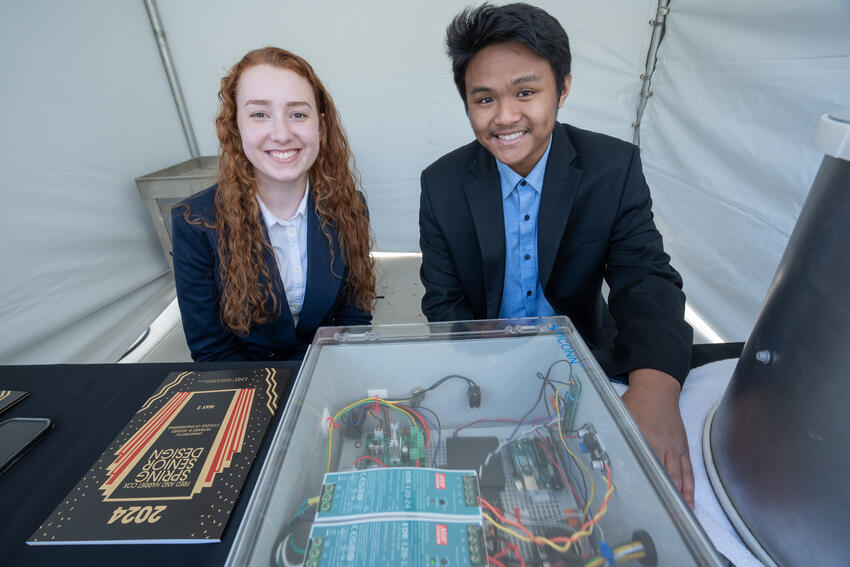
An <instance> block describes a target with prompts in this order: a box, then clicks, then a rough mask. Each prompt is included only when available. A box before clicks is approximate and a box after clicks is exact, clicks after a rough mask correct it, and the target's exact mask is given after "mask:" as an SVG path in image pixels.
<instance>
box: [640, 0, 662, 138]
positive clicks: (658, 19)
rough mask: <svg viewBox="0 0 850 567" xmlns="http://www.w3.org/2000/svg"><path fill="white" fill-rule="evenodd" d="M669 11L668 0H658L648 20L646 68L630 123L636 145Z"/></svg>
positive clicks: (650, 91)
mask: <svg viewBox="0 0 850 567" xmlns="http://www.w3.org/2000/svg"><path fill="white" fill-rule="evenodd" d="M669 12H670V0H658V10H657V11H656V12H655V19H654V20H649V25H651V26H652V39H650V41H649V51H648V52H647V54H646V70H645V71H644V72H643V74H642V75H641V76H640V78H641V79H643V85H641V88H640V103H639V104H638V110H637V118H636V119H635V121H634V122H633V123H632V128H634V130H635V134H634V138H633V139H632V143H633V144H635V145H636V146H639V145H640V121H641V119H642V118H643V111H644V110H645V109H646V101H647V100H649V97H651V96H652V90H650V86H651V85H652V74H653V73H654V72H655V60H656V57H657V53H658V46H659V45H661V39H662V37H664V25H665V22H666V21H667V14H668V13H669Z"/></svg>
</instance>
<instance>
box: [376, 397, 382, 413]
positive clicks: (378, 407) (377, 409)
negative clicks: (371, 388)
mask: <svg viewBox="0 0 850 567" xmlns="http://www.w3.org/2000/svg"><path fill="white" fill-rule="evenodd" d="M380 410H381V406H380V405H378V394H375V411H380Z"/></svg>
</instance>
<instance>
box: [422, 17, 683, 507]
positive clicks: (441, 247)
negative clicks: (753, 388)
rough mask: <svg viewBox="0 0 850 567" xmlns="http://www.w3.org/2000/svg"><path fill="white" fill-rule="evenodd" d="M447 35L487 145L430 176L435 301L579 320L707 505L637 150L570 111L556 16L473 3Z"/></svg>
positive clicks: (426, 180)
mask: <svg viewBox="0 0 850 567" xmlns="http://www.w3.org/2000/svg"><path fill="white" fill-rule="evenodd" d="M447 46H448V53H449V56H450V57H451V59H452V68H453V71H454V79H455V83H456V85H457V88H458V91H459V92H460V95H461V98H462V99H463V102H464V106H465V107H466V110H467V115H468V116H469V122H470V124H471V125H472V130H473V131H474V133H475V138H476V141H474V142H472V143H470V144H468V145H466V146H463V147H461V148H459V149H457V150H455V151H453V152H451V153H449V154H447V155H445V156H443V157H442V158H440V159H439V160H437V161H436V162H434V163H433V164H432V165H431V166H429V167H428V168H427V169H426V170H425V171H423V172H422V180H421V181H422V197H421V208H420V211H419V225H420V245H421V249H422V271H421V277H422V282H423V284H424V285H425V296H424V298H423V300H422V310H423V312H424V313H425V315H426V316H427V317H428V319H429V320H430V321H451V320H463V319H484V318H496V317H533V316H547V315H554V314H562V315H567V316H569V317H570V319H571V320H572V321H573V323H574V324H575V325H576V327H577V328H578V330H579V332H580V333H581V335H582V337H583V338H584V339H585V341H586V342H587V343H588V345H589V346H590V348H591V349H592V350H593V352H594V354H595V355H596V357H597V359H598V360H599V363H600V365H601V366H602V368H603V369H604V370H605V371H606V372H607V373H608V375H609V376H618V375H626V374H627V375H628V378H629V389H628V391H626V393H625V394H624V395H623V401H624V403H625V404H626V407H628V408H629V410H630V411H631V413H632V416H633V417H634V418H635V421H636V422H637V423H638V425H639V426H640V428H641V430H642V431H643V433H644V435H645V436H646V438H647V439H648V441H649V443H650V444H651V445H652V447H653V449H654V450H655V452H656V453H657V454H658V457H659V459H660V460H661V462H662V463H663V464H664V466H665V467H666V469H667V471H668V473H669V474H670V476H671V478H672V479H673V481H674V482H675V483H676V485H677V486H678V487H679V488H680V490H681V491H682V494H683V496H684V497H685V499H686V500H687V501H688V502H689V503H690V504H691V505H693V494H694V484H693V470H692V468H691V462H690V458H689V455H688V443H687V438H686V436H685V429H684V425H683V424H682V418H681V415H680V413H679V404H678V400H679V393H680V391H681V383H682V381H683V380H684V378H685V376H686V375H687V373H688V370H689V367H690V356H691V342H692V339H693V333H692V330H691V328H690V326H688V324H687V323H685V321H684V303H685V297H684V294H683V293H682V289H681V288H682V280H681V278H680V276H679V274H678V273H677V272H676V271H675V270H674V269H673V268H672V267H671V266H670V263H669V260H670V258H669V256H667V254H665V253H664V250H663V246H662V242H661V235H660V234H659V233H658V231H657V230H656V228H655V225H654V224H653V221H652V209H651V206H652V203H651V201H650V196H649V189H648V187H647V185H646V182H645V180H644V177H643V172H642V170H641V163H640V157H639V155H638V150H637V148H636V147H634V146H632V145H631V144H628V143H626V142H622V141H620V140H617V139H614V138H611V137H609V136H605V135H602V134H596V133H593V132H588V131H585V130H580V129H578V128H574V127H572V126H570V125H568V124H559V123H557V122H556V117H557V113H558V109H559V108H561V106H562V105H563V104H564V101H565V100H566V98H567V95H568V94H569V92H570V83H571V80H572V77H571V75H570V48H569V41H568V39H567V34H566V32H565V31H564V29H563V28H562V27H561V25H560V24H559V23H558V21H557V20H556V19H555V18H553V17H552V16H550V15H549V14H547V13H546V12H545V11H543V10H541V9H539V8H536V7H533V6H530V5H527V4H510V5H506V6H499V7H495V6H492V5H489V4H484V5H482V6H481V7H479V8H476V9H467V10H464V11H463V12H461V13H460V14H459V15H458V16H457V17H456V18H455V19H454V20H453V21H452V23H451V25H450V26H449V28H448V36H447ZM603 278H604V279H605V281H606V282H607V283H608V286H609V288H610V294H609V296H608V304H607V306H606V304H605V301H604V299H603V298H602V293H601V287H602V280H603Z"/></svg>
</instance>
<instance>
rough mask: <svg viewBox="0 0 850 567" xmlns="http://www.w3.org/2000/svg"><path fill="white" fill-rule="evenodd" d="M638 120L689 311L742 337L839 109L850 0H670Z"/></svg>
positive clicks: (849, 84)
mask: <svg viewBox="0 0 850 567" xmlns="http://www.w3.org/2000/svg"><path fill="white" fill-rule="evenodd" d="M670 8H671V10H670V14H669V15H668V16H667V30H666V35H665V36H664V39H663V41H662V43H661V47H660V49H659V52H658V62H657V66H656V70H655V73H654V75H653V80H652V91H653V93H654V94H653V96H652V97H651V98H650V99H649V103H648V105H647V108H646V112H645V114H644V117H643V120H642V125H641V155H642V157H643V163H644V171H645V173H646V177H647V180H648V181H649V184H650V187H651V188H652V191H653V198H654V210H655V214H656V218H657V219H659V221H660V224H661V226H662V229H663V233H664V237H665V245H666V248H667V250H668V252H669V253H670V254H671V256H672V257H673V261H674V264H675V266H676V268H677V269H678V270H679V271H680V272H681V273H682V276H683V278H684V280H685V286H686V287H685V291H686V293H687V295H688V300H689V303H690V304H691V306H692V307H693V308H694V310H695V311H697V312H698V313H700V314H702V315H703V316H704V317H705V318H706V319H707V320H709V322H710V324H711V325H712V327H714V329H715V330H716V331H717V332H718V333H719V334H720V336H721V337H723V338H725V339H726V340H736V341H741V340H745V339H746V337H747V335H748V334H749V332H750V328H751V327H752V324H753V321H754V320H755V317H756V315H757V314H758V310H759V309H760V308H761V303H762V300H763V298H764V296H765V294H766V292H767V288H768V286H769V284H770V281H771V279H772V276H773V273H774V272H775V271H776V266H777V265H778V264H779V260H780V257H781V256H782V252H783V250H784V249H785V244H786V243H787V242H788V238H789V236H790V235H791V230H792V229H793V228H794V223H795V222H796V220H797V216H798V215H799V213H800V209H801V208H802V206H803V202H804V201H805V199H806V195H807V194H808V192H809V188H810V186H811V183H812V180H813V179H814V176H815V173H816V172H817V169H818V166H819V165H820V162H821V159H822V158H823V154H821V153H820V152H818V151H817V150H815V149H814V148H813V147H812V145H811V139H812V135H813V133H814V130H815V126H816V125H817V122H818V119H819V118H820V116H821V115H822V114H824V113H827V112H830V111H834V110H836V109H840V108H846V107H848V106H850V2H847V1H846V0H829V1H826V0H821V1H819V2H814V3H807V4H806V5H805V6H804V5H802V4H798V3H785V2H776V1H774V0H750V1H748V2H735V1H733V0H718V1H713V2H702V1H700V0H674V2H672V3H671V6H670Z"/></svg>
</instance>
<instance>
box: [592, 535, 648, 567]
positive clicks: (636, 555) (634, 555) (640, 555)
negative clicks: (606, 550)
mask: <svg viewBox="0 0 850 567" xmlns="http://www.w3.org/2000/svg"><path fill="white" fill-rule="evenodd" d="M634 548H639V549H638V551H637V552H636V553H631V554H629V555H624V556H623V557H618V558H617V563H620V562H624V561H631V560H632V559H641V558H643V557H645V556H646V554H645V553H644V552H643V545H642V544H641V543H640V542H638V541H633V542H631V543H627V544H625V545H621V546H620V547H617V548H615V549H614V550H613V551H614V556H615V557H616V556H617V555H620V554H622V553H623V552H628V551H631V550H632V549H634ZM605 562H606V559H605V557H603V556H602V555H597V556H596V557H594V558H593V559H591V560H590V561H588V562H587V563H585V564H584V567H597V566H598V565H604V564H605Z"/></svg>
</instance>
